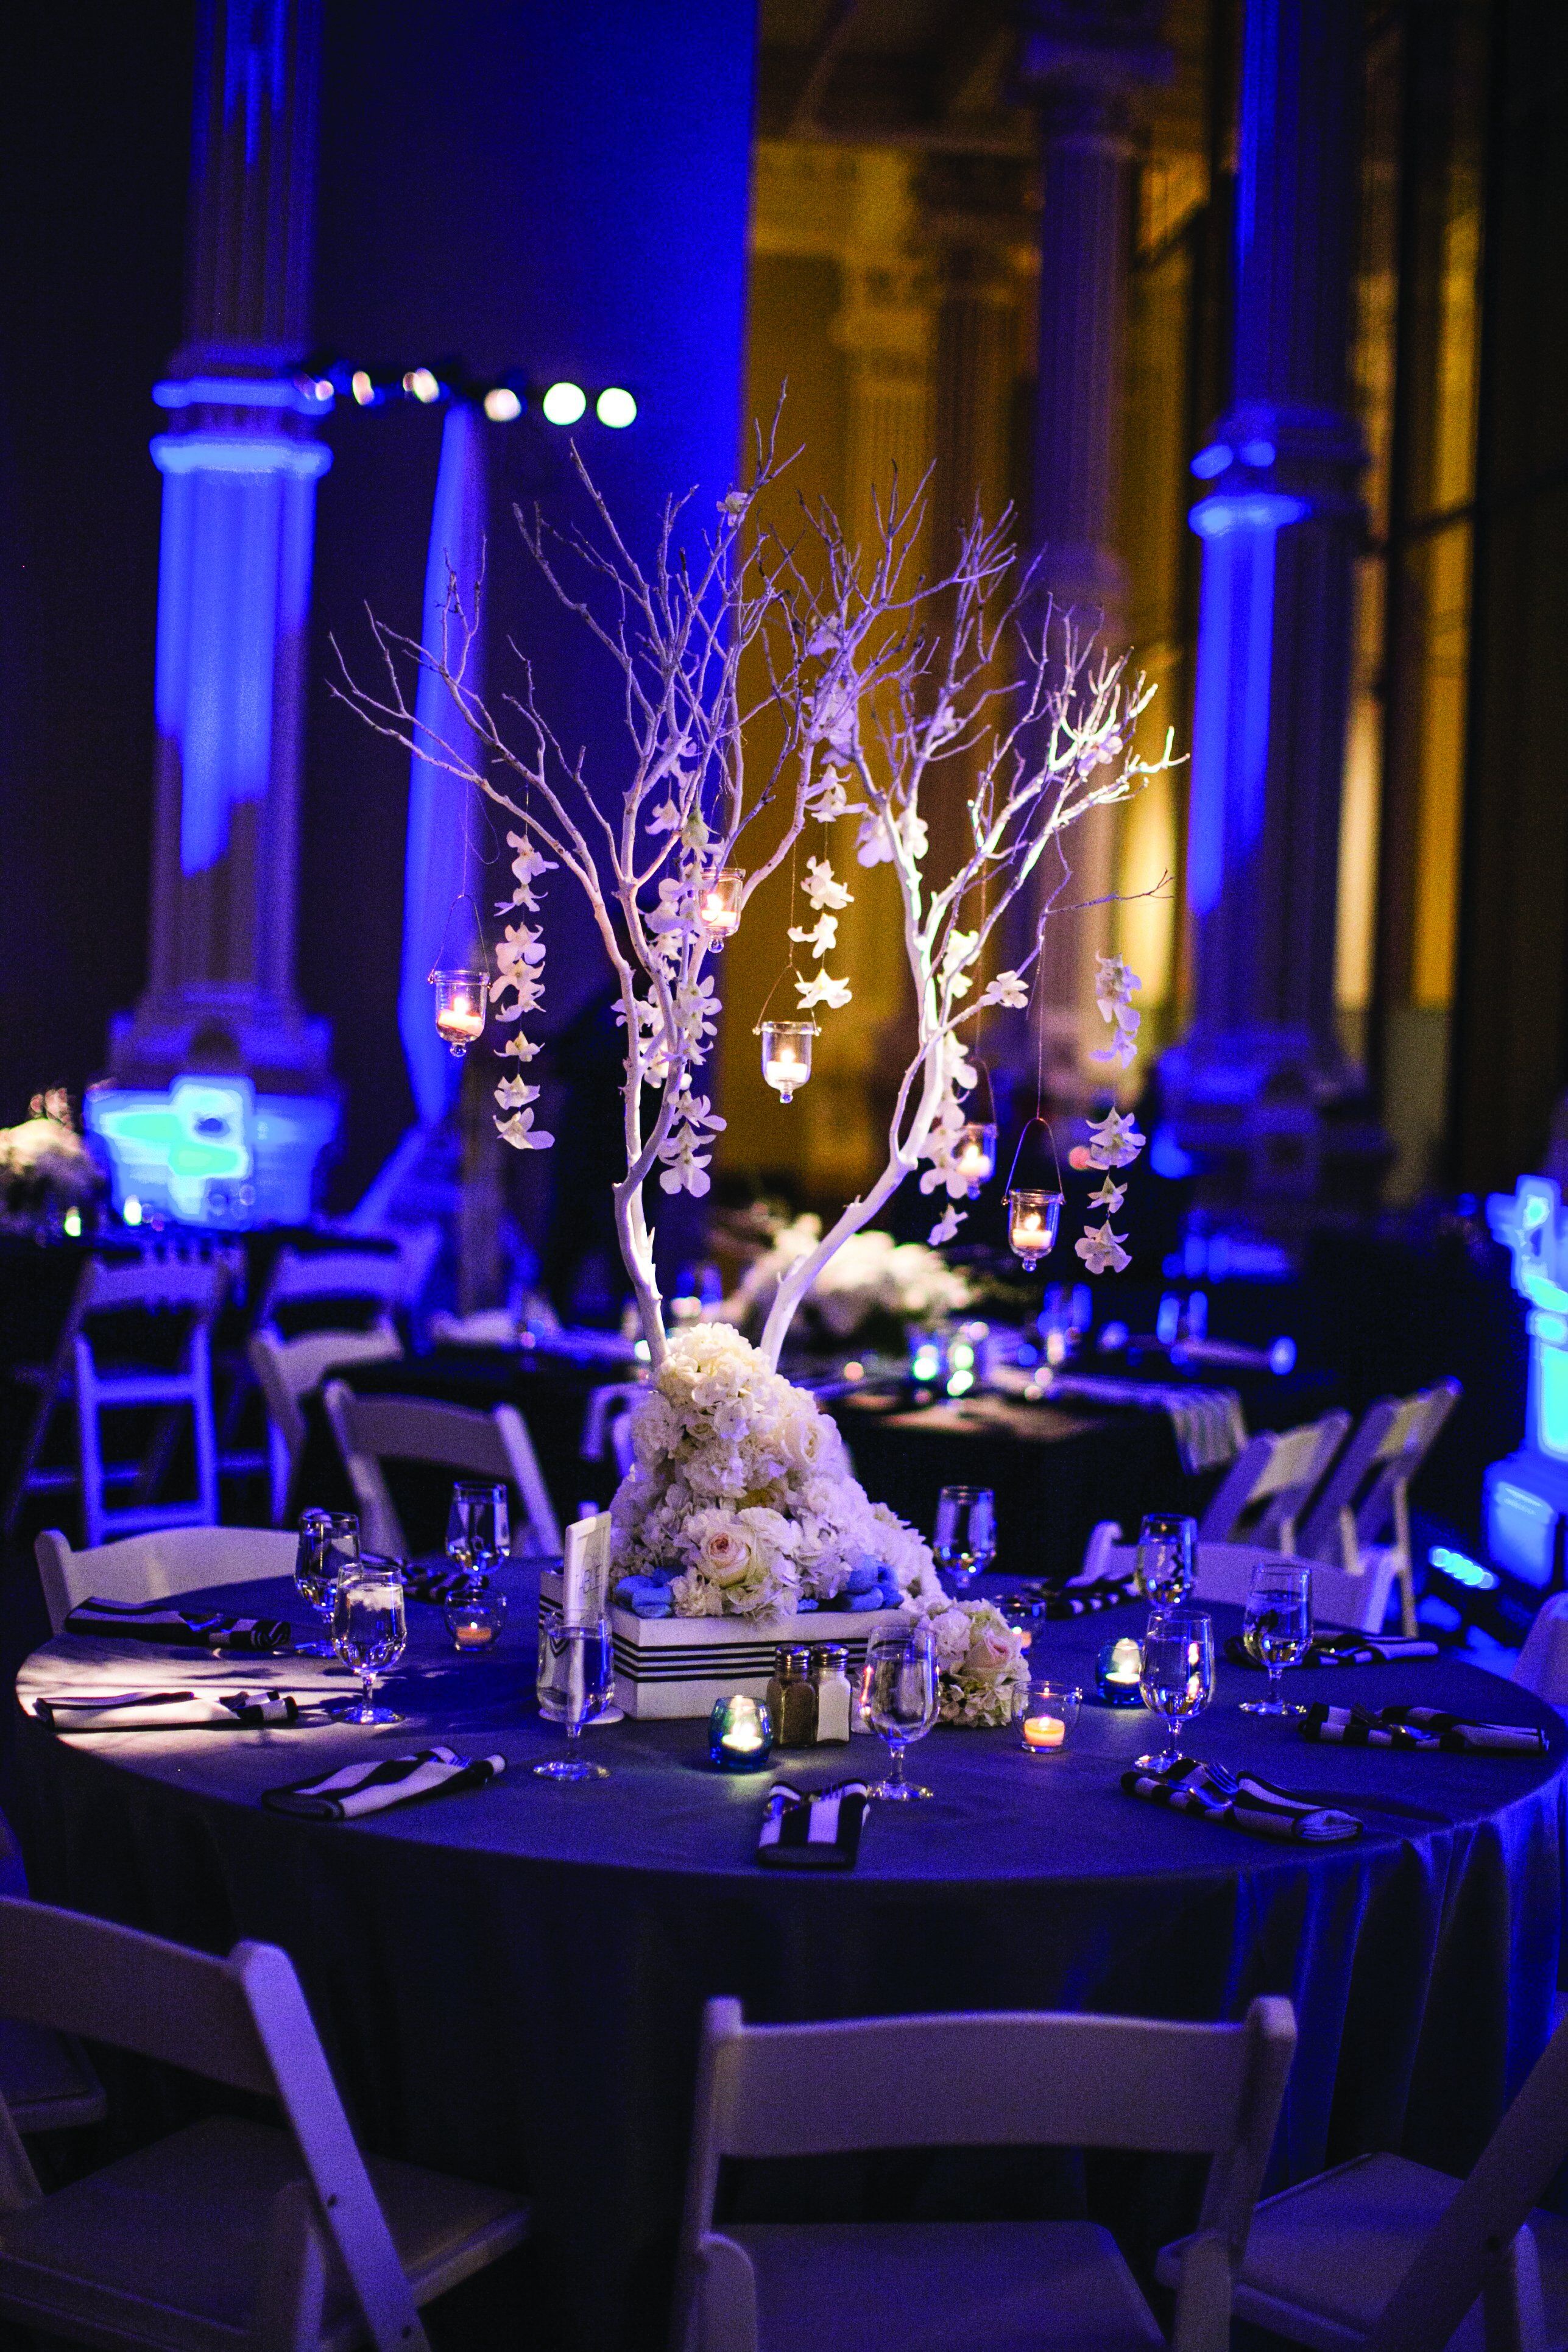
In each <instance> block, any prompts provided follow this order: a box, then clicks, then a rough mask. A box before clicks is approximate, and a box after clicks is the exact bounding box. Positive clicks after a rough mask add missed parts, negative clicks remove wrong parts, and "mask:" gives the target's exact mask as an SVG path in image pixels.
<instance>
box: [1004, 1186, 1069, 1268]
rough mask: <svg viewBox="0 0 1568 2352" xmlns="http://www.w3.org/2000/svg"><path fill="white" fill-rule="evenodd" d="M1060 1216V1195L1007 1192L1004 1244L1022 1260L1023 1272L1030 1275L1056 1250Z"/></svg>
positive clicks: (1053, 1193)
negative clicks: (1049, 1253)
mask: <svg viewBox="0 0 1568 2352" xmlns="http://www.w3.org/2000/svg"><path fill="white" fill-rule="evenodd" d="M1061 1214H1062V1196H1061V1194H1060V1193H1059V1192H1009V1193H1008V1195H1007V1245H1008V1247H1009V1248H1010V1249H1011V1250H1012V1252H1013V1255H1014V1256H1015V1257H1017V1258H1020V1259H1021V1260H1022V1261H1023V1265H1024V1269H1025V1272H1026V1273H1033V1271H1034V1269H1035V1267H1036V1266H1037V1265H1038V1264H1039V1262H1040V1260H1041V1258H1043V1257H1044V1256H1045V1255H1047V1252H1048V1251H1050V1250H1053V1249H1054V1248H1055V1247H1056V1243H1057V1227H1058V1225H1059V1224H1060V1223H1061Z"/></svg>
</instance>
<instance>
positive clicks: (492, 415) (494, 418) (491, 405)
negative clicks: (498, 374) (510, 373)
mask: <svg viewBox="0 0 1568 2352" xmlns="http://www.w3.org/2000/svg"><path fill="white" fill-rule="evenodd" d="M485 415H487V416H488V417H489V420H490V423H491V424H492V425H515V424H516V422H517V420H518V418H519V417H520V416H521V415H522V403H521V400H519V398H518V396H517V394H516V393H515V392H513V390H512V388H511V386H510V384H509V383H497V384H492V385H491V387H490V389H489V392H487V393H486V394H485Z"/></svg>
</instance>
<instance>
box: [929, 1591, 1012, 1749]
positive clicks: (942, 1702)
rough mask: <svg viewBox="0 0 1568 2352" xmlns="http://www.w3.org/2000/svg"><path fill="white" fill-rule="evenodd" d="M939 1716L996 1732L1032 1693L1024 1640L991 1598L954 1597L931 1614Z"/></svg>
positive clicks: (944, 1719) (952, 1721) (953, 1721)
mask: <svg viewBox="0 0 1568 2352" xmlns="http://www.w3.org/2000/svg"><path fill="white" fill-rule="evenodd" d="M931 1633H932V1635H933V1637H934V1639H935V1642H936V1672H937V1697H938V1712H939V1719H940V1720H941V1721H942V1722H943V1723H957V1724H964V1725H967V1726H969V1727H971V1728H975V1729H984V1730H997V1729H1000V1727H1002V1726H1003V1725H1004V1724H1008V1723H1011V1722H1012V1720H1013V1717H1015V1716H1016V1714H1017V1713H1018V1711H1019V1710H1020V1708H1021V1707H1022V1706H1023V1705H1024V1702H1025V1701H1026V1699H1027V1697H1028V1696H1029V1669H1028V1666H1027V1664H1026V1661H1025V1657H1024V1639H1023V1635H1022V1634H1021V1633H1018V1632H1017V1630H1016V1628H1015V1627H1014V1626H1012V1625H1009V1624H1008V1622H1007V1620H1006V1619H1005V1617H1004V1616H1003V1614H1002V1612H1001V1611H1000V1610H999V1609H998V1608H996V1607H995V1605H994V1603H993V1602H992V1601H949V1602H947V1603H946V1605H945V1606H943V1607H942V1608H941V1609H938V1610H936V1611H934V1612H932V1615H931Z"/></svg>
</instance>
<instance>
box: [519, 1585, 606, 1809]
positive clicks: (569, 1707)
mask: <svg viewBox="0 0 1568 2352" xmlns="http://www.w3.org/2000/svg"><path fill="white" fill-rule="evenodd" d="M546 1639H548V1640H549V1641H550V1642H551V1643H552V1644H555V1645H558V1651H559V1655H558V1659H557V1661H556V1671H555V1677H554V1692H555V1696H556V1697H557V1699H558V1700H559V1702H560V1708H561V1720H562V1721H563V1723H564V1724H565V1726H566V1753H565V1755H564V1756H556V1757H552V1759H551V1760H550V1761H549V1763H547V1764H536V1765H535V1766H534V1768H533V1769H534V1770H535V1772H536V1773H537V1774H538V1775H539V1778H540V1779H541V1780H608V1779H609V1777H610V1776H609V1774H608V1773H607V1772H606V1771H605V1767H604V1766H603V1765H602V1764H590V1763H589V1762H588V1761H587V1759H586V1758H585V1757H584V1755H583V1753H582V1750H581V1748H579V1746H578V1744H577V1743H578V1741H579V1740H580V1739H581V1738H582V1736H583V1726H584V1724H585V1723H591V1722H592V1721H593V1719H594V1717H595V1716H596V1715H597V1714H598V1712H599V1709H600V1708H601V1707H602V1706H604V1705H605V1701H606V1700H607V1699H608V1697H609V1696H610V1692H611V1690H612V1689H613V1687H614V1685H615V1678H616V1668H615V1658H614V1654H613V1652H612V1650H611V1647H610V1627H609V1621H608V1620H607V1619H606V1618H604V1617H601V1618H599V1619H598V1620H597V1621H596V1622H594V1623H592V1624H587V1625H557V1626H553V1627H552V1628H551V1629H550V1631H549V1633H548V1635H547V1634H546V1633H545V1630H544V1628H543V1627H541V1629H540V1648H541V1651H542V1650H543V1646H544V1643H545V1641H546Z"/></svg>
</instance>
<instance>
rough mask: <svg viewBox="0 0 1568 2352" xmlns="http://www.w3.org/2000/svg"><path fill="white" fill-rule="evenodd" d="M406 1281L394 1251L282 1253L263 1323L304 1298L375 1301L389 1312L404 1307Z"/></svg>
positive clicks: (292, 1251) (267, 1299)
mask: <svg viewBox="0 0 1568 2352" xmlns="http://www.w3.org/2000/svg"><path fill="white" fill-rule="evenodd" d="M407 1280H408V1278H407V1275H406V1272H405V1268H404V1264H403V1260H402V1257H401V1255H398V1254H397V1253H395V1252H394V1251H387V1252H385V1253H384V1254H383V1253H381V1252H379V1251H373V1250H346V1249H345V1250H323V1251H322V1252H321V1253H320V1255H314V1256H310V1255H304V1254H303V1253H301V1252H300V1251H299V1250H291V1249H284V1250H279V1254H278V1263H277V1265H275V1266H274V1267H273V1269H272V1279H271V1281H270V1282H269V1283H268V1286H267V1297H266V1301H265V1303H264V1305H263V1307H262V1310H261V1312H262V1319H263V1320H265V1319H266V1318H267V1317H268V1316H269V1315H270V1314H271V1313H272V1311H273V1309H274V1308H275V1307H279V1306H281V1305H284V1304H292V1303H295V1302H297V1301H298V1300H300V1299H304V1298H374V1299H375V1300H377V1301H378V1302H379V1303H380V1305H381V1306H382V1307H383V1308H384V1309H385V1310H387V1311H388V1312H390V1310H391V1309H392V1308H393V1307H397V1306H400V1305H401V1304H402V1301H403V1297H404V1293H405V1290H406V1288H407Z"/></svg>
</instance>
